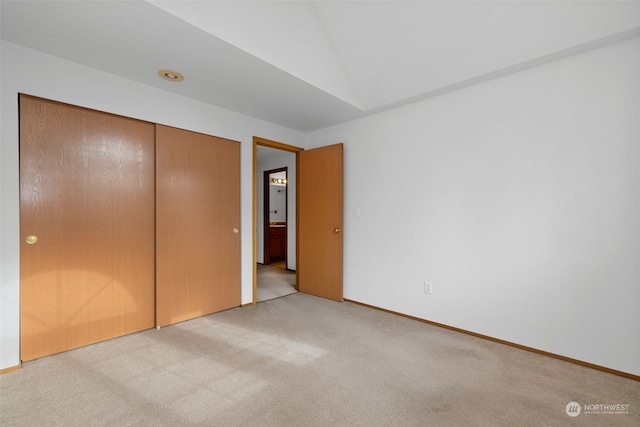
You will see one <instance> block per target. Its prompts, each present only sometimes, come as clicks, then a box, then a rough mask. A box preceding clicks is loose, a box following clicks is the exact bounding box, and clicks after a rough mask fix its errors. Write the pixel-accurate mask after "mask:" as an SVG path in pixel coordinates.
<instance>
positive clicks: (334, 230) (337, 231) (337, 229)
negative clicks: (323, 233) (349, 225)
mask: <svg viewBox="0 0 640 427" xmlns="http://www.w3.org/2000/svg"><path fill="white" fill-rule="evenodd" d="M341 231H342V228H338V227H336V228H334V229H333V232H334V233H339V232H341Z"/></svg>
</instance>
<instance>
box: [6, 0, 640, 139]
mask: <svg viewBox="0 0 640 427" xmlns="http://www.w3.org/2000/svg"><path fill="white" fill-rule="evenodd" d="M0 7H1V12H0V15H1V23H2V27H1V35H2V39H4V40H7V41H10V42H13V43H16V44H20V45H23V46H26V47H29V48H32V49H36V50H39V51H42V52H45V53H49V54H52V55H56V56H58V57H61V58H65V59H68V60H71V61H74V62H77V63H80V64H84V65H87V66H89V67H93V68H96V69H100V70H103V71H106V72H109V73H112V74H116V75H119V76H122V77H125V78H128V79H131V80H135V81H138V82H141V83H144V84H148V85H151V86H155V87H158V88H162V89H165V90H168V91H172V92H176V93H179V94H182V95H184V96H188V97H191V98H195V99H198V100H201V101H204V102H207V103H210V104H214V105H218V106H220V107H223V108H227V109H229V110H233V111H237V112H239V113H243V114H246V115H249V116H253V117H256V118H259V119H262V120H265V121H269V122H272V123H277V124H280V125H283V126H286V127H289V128H292V129H297V130H300V131H305V132H307V131H312V130H316V129H320V128H323V127H326V126H330V125H333V124H336V123H340V122H344V121H347V120H351V119H353V118H356V117H360V116H363V115H366V114H370V113H373V112H376V111H381V110H384V109H388V108H392V107H395V106H398V105H402V104H405V103H408V102H412V101H415V100H419V99H423V98H427V97H429V96H434V95H438V94H441V93H444V92H447V91H450V90H455V89H458V88H461V87H464V86H467V85H470V84H474V83H477V82H480V81H484V80H488V79H491V78H495V77H498V76H501V75H506V74H508V73H511V72H515V71H518V70H521V69H525V68H528V67H532V66H536V65H539V64H542V63H545V62H549V61H551V60H555V59H559V58H562V57H565V56H569V55H572V54H575V53H579V52H583V51H586V50H589V49H593V48H596V47H599V46H603V45H606V44H609V43H614V42H617V41H620V40H624V39H628V38H631V37H637V36H640V1H638V0H633V1H563V2H560V1H527V2H524V1H427V0H422V1H357V0H351V1H170V2H167V1H155V0H154V1H25V0H22V1H6V0H3V1H2V2H1V3H0ZM162 68H170V69H175V70H177V71H179V72H181V73H182V74H184V76H185V80H184V81H183V82H180V83H172V82H166V81H164V80H161V79H160V78H159V77H158V76H157V74H156V73H157V71H158V70H160V69H162Z"/></svg>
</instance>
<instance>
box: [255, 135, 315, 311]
mask: <svg viewBox="0 0 640 427" xmlns="http://www.w3.org/2000/svg"><path fill="white" fill-rule="evenodd" d="M258 145H260V146H262V147H268V148H275V149H277V150H282V151H288V152H290V153H294V154H295V155H296V173H297V169H298V153H299V152H300V151H304V148H301V147H296V146H295V145H289V144H284V143H282V142H278V141H272V140H270V139H266V138H260V137H258V136H254V137H253V174H252V178H251V179H252V180H253V184H252V187H253V203H252V204H253V213H252V215H253V237H252V241H253V265H252V267H251V269H252V271H253V302H252V303H251V304H256V302H257V299H258V218H257V217H258V188H257V187H258V182H257V181H258V180H257V177H258ZM296 176H297V175H296ZM298 191H299V190H298V186H297V185H296V213H297V211H298V201H297V200H298V197H297V194H298ZM297 242H298V226H297V222H296V255H297V253H298V245H297ZM296 258H297V256H296ZM297 279H298V269H297V268H296V283H298V280H297Z"/></svg>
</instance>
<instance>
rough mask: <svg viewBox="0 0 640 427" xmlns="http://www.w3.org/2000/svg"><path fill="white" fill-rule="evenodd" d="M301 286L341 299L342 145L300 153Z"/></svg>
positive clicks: (306, 291) (299, 253) (300, 287)
mask: <svg viewBox="0 0 640 427" xmlns="http://www.w3.org/2000/svg"><path fill="white" fill-rule="evenodd" d="M297 169H298V257H297V258H298V271H297V273H298V288H299V290H300V292H305V293H308V294H312V295H317V296H320V297H324V298H328V299H332V300H335V301H342V252H343V251H342V214H343V213H342V209H343V208H342V206H343V205H342V203H343V202H342V144H336V145H330V146H327V147H321V148H314V149H312V150H305V151H301V152H299V153H298V168H297Z"/></svg>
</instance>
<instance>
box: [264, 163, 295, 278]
mask: <svg viewBox="0 0 640 427" xmlns="http://www.w3.org/2000/svg"><path fill="white" fill-rule="evenodd" d="M284 167H286V168H287V180H288V183H287V197H288V198H289V201H288V204H287V268H288V269H289V270H295V269H296V155H295V153H291V152H288V151H282V154H281V155H279V156H276V157H271V158H268V159H266V160H264V161H262V162H260V163H258V164H257V165H256V169H257V170H258V174H257V176H256V186H257V187H256V189H257V193H256V199H257V202H256V206H257V212H256V213H257V216H256V222H257V242H256V243H257V246H256V252H257V253H256V261H257V262H259V263H263V262H264V221H263V218H264V212H263V211H264V209H263V206H264V171H268V170H272V169H279V168H284Z"/></svg>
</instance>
